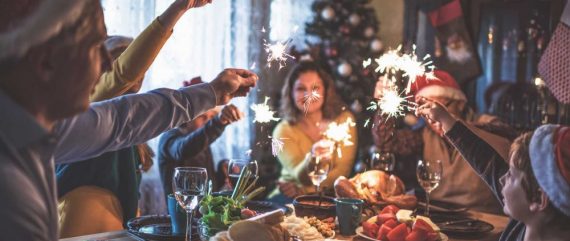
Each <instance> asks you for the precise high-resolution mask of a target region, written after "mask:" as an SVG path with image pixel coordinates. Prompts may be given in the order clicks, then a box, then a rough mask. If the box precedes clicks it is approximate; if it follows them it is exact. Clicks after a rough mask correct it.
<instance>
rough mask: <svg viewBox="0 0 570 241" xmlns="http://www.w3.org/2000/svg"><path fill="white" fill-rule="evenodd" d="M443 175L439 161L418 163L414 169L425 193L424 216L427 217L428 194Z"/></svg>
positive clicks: (421, 161)
mask: <svg viewBox="0 0 570 241" xmlns="http://www.w3.org/2000/svg"><path fill="white" fill-rule="evenodd" d="M442 173H443V166H442V164H441V161H440V160H435V161H426V160H420V161H418V166H417V168H416V176H417V177H418V182H419V183H420V186H422V188H423V189H424V190H425V191H426V213H425V215H426V216H428V217H429V194H430V193H431V191H433V190H434V189H435V188H437V186H439V182H440V181H441V175H442Z"/></svg>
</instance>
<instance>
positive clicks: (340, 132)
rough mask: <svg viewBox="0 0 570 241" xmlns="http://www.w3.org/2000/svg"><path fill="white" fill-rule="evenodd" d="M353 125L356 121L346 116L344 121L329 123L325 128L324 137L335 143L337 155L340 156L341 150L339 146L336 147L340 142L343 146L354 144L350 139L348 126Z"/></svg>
mask: <svg viewBox="0 0 570 241" xmlns="http://www.w3.org/2000/svg"><path fill="white" fill-rule="evenodd" d="M355 125H356V123H354V121H352V118H348V119H347V120H346V122H344V123H340V124H339V123H336V122H332V123H330V124H329V126H328V128H327V130H326V131H325V133H324V135H325V138H326V139H329V140H331V141H333V142H334V143H335V149H336V151H337V154H338V157H342V151H341V149H340V148H338V145H339V144H342V145H344V146H352V145H354V143H353V142H352V141H351V140H350V139H351V138H352V135H351V134H350V128H351V127H353V126H355Z"/></svg>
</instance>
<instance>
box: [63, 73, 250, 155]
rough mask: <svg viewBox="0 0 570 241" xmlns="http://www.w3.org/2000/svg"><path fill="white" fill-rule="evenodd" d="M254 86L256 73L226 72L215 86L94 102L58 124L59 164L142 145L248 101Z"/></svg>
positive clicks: (197, 86) (163, 91) (204, 85)
mask: <svg viewBox="0 0 570 241" xmlns="http://www.w3.org/2000/svg"><path fill="white" fill-rule="evenodd" d="M256 82H257V75H255V74H254V73H252V72H249V71H246V70H239V69H226V70H224V71H223V72H222V73H220V74H219V75H218V76H217V77H216V79H214V80H213V81H212V82H211V83H207V84H200V85H196V86H192V87H188V88H183V89H180V90H169V89H159V90H153V91H150V92H148V93H144V94H135V95H126V96H122V97H119V98H115V99H111V100H108V101H103V102H97V103H94V104H92V105H91V107H90V108H89V110H88V111H87V112H85V113H83V114H80V115H78V116H75V117H73V118H70V119H66V120H64V121H62V122H60V123H58V125H57V127H56V129H55V131H54V134H56V136H57V137H58V138H60V142H59V143H60V144H59V146H58V148H57V149H56V151H55V160H56V162H58V163H66V162H73V161H79V160H85V159H88V158H91V157H94V156H98V155H100V154H102V153H104V152H108V151H114V150H118V149H120V148H124V147H127V146H132V145H135V144H140V143H142V142H145V141H147V140H149V139H151V138H153V137H155V136H157V135H158V134H160V133H162V132H164V131H166V130H167V129H170V128H173V127H175V126H178V125H180V124H182V123H184V122H188V121H190V120H192V119H193V118H194V117H196V116H197V115H198V114H200V113H202V112H204V111H206V110H208V109H211V108H213V107H214V106H216V105H223V104H226V103H228V102H229V101H230V99H231V98H233V97H236V96H245V95H246V94H247V93H248V92H249V90H250V89H251V88H252V87H253V86H255V84H256Z"/></svg>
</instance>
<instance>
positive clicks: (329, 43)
mask: <svg viewBox="0 0 570 241" xmlns="http://www.w3.org/2000/svg"><path fill="white" fill-rule="evenodd" d="M369 3H370V0H316V1H315V2H314V3H313V5H312V10H313V12H314V18H313V20H312V21H311V22H308V23H307V24H306V27H305V34H306V35H307V36H308V37H309V38H312V39H316V41H308V42H312V43H309V48H310V49H309V50H308V51H305V52H308V53H310V55H311V58H312V59H314V60H315V61H317V62H319V63H320V64H321V65H322V66H324V67H325V68H328V71H329V73H330V74H331V75H332V77H333V78H334V80H335V85H336V90H337V92H338V94H339V95H340V96H341V97H342V99H343V100H344V101H345V102H346V103H347V104H348V105H349V106H350V109H351V110H352V111H353V113H354V114H355V115H356V116H357V123H358V126H359V129H360V130H359V142H360V143H361V144H362V145H360V146H367V145H368V144H369V143H370V130H368V129H367V128H364V123H365V122H366V120H368V119H369V118H370V113H368V112H366V111H365V108H366V106H368V104H369V103H370V101H371V99H372V96H373V91H374V86H375V83H376V80H377V78H378V76H377V73H375V72H374V71H372V70H371V69H370V68H364V67H363V62H364V61H365V60H368V59H374V58H377V57H378V56H380V55H381V54H382V50H383V44H382V41H381V40H380V39H378V37H377V32H378V24H379V23H378V20H377V18H376V13H375V11H374V9H373V8H372V6H370V5H369Z"/></svg>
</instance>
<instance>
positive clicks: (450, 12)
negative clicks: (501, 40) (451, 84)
mask: <svg viewBox="0 0 570 241" xmlns="http://www.w3.org/2000/svg"><path fill="white" fill-rule="evenodd" d="M427 15H428V18H429V20H430V22H431V24H432V25H433V27H434V28H435V29H436V36H437V39H436V49H435V56H434V60H435V62H436V66H437V68H439V69H443V70H446V71H447V72H449V73H450V74H451V75H453V77H455V79H456V80H457V82H459V84H460V85H463V83H465V82H466V81H467V80H470V79H472V78H473V77H476V76H478V75H479V74H480V73H481V67H480V64H479V58H478V56H477V52H475V49H474V47H473V44H472V41H471V37H470V36H469V32H468V31H467V27H466V25H465V20H464V17H463V10H462V9H461V4H460V2H459V0H453V1H451V2H448V3H445V4H443V5H442V6H440V7H439V8H436V9H435V10H431V11H429V12H428V13H427Z"/></svg>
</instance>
